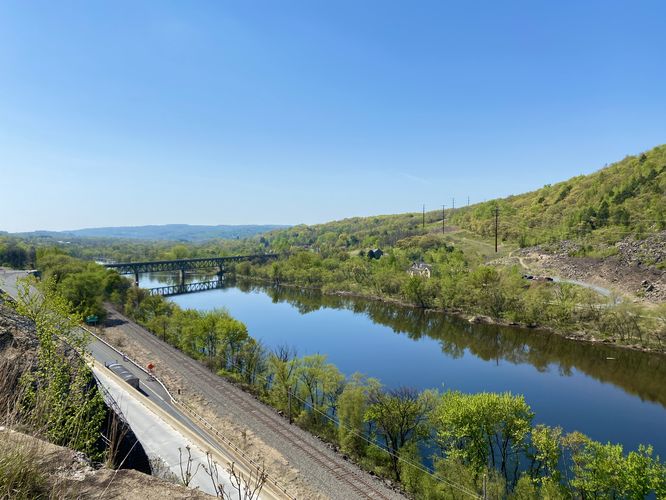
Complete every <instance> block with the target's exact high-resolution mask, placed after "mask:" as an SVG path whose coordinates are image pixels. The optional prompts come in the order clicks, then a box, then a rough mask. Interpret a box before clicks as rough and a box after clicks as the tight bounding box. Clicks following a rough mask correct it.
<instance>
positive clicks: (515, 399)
mask: <svg viewBox="0 0 666 500" xmlns="http://www.w3.org/2000/svg"><path fill="white" fill-rule="evenodd" d="M533 417H534V414H533V413H532V411H531V410H530V408H529V406H528V405H527V403H525V399H524V398H523V397H522V396H514V395H512V394H510V393H504V394H495V393H486V392H484V393H479V394H463V393H460V392H452V391H449V392H446V393H444V394H443V395H442V396H441V398H440V399H439V401H438V404H437V406H436V408H435V410H434V411H433V412H432V415H431V425H432V426H433V428H434V429H435V432H436V442H437V444H438V445H439V447H440V449H441V451H442V454H443V455H446V456H450V457H453V458H457V459H459V460H460V461H461V463H463V464H465V465H467V466H469V467H470V468H471V469H472V470H473V471H475V473H476V474H477V475H478V474H481V473H482V471H484V470H485V469H486V467H491V468H493V469H495V468H498V469H499V470H500V471H501V473H502V475H503V476H504V479H505V480H506V481H507V482H510V481H513V484H515V482H516V481H517V480H518V478H517V477H516V476H515V472H514V471H515V470H516V464H517V463H519V462H520V460H521V458H522V456H523V455H524V454H525V452H526V449H527V443H528V435H529V432H530V429H531V423H532V418H533Z"/></svg>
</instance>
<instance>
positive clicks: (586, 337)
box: [235, 276, 666, 355]
mask: <svg viewBox="0 0 666 500" xmlns="http://www.w3.org/2000/svg"><path fill="white" fill-rule="evenodd" d="M235 279H236V280H237V281H241V282H242V281H249V282H253V283H258V284H261V285H267V286H269V287H270V286H278V287H288V288H293V289H302V290H312V291H316V292H318V293H321V294H323V295H328V296H337V297H350V298H357V299H363V300H372V301H377V302H381V303H385V304H391V305H394V306H397V307H406V308H411V309H416V310H421V311H427V312H433V313H439V314H444V315H449V316H454V317H457V318H460V319H463V320H465V321H468V322H469V323H473V324H486V325H497V326H502V327H507V328H515V329H518V330H522V331H525V332H530V331H540V332H545V333H548V334H552V335H557V336H559V337H563V338H565V339H567V340H570V341H574V342H581V343H589V344H603V345H608V346H612V347H616V348H621V349H629V350H632V351H639V352H645V353H651V354H658V355H666V345H664V346H661V347H660V346H647V345H640V344H636V343H622V342H617V341H616V340H617V339H610V338H601V337H600V336H595V335H594V334H590V333H587V332H585V331H580V330H579V331H567V330H562V329H558V328H555V327H552V326H548V325H540V324H534V323H529V324H528V323H521V322H517V321H508V320H504V319H501V318H493V317H491V316H487V315H481V314H472V313H469V312H465V311H462V310H460V309H446V308H437V307H427V308H423V307H419V306H417V305H415V304H412V303H409V302H407V301H405V300H400V299H397V298H394V297H385V296H380V295H375V294H368V293H361V292H352V291H349V290H331V289H326V288H325V287H315V286H309V287H308V286H304V285H299V284H295V283H283V282H281V283H279V284H278V285H276V284H275V283H273V282H271V280H268V279H264V278H262V277H258V276H235Z"/></svg>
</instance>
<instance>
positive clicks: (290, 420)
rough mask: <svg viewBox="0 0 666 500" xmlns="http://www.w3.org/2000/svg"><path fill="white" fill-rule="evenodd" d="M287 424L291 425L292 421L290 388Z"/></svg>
mask: <svg viewBox="0 0 666 500" xmlns="http://www.w3.org/2000/svg"><path fill="white" fill-rule="evenodd" d="M289 423H290V424H291V423H293V419H292V418H291V388H290V389H289Z"/></svg>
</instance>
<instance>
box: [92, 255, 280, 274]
mask: <svg viewBox="0 0 666 500" xmlns="http://www.w3.org/2000/svg"><path fill="white" fill-rule="evenodd" d="M277 257H278V254H274V253H262V254H253V255H232V256H226V257H200V258H196V259H175V260H154V261H144V262H117V263H114V264H106V265H105V266H106V267H107V268H108V269H115V270H117V271H118V272H119V273H120V274H135V273H151V272H158V271H188V270H193V269H205V268H209V267H218V266H223V265H224V264H225V263H227V262H243V261H248V260H259V261H265V260H269V259H275V258H277Z"/></svg>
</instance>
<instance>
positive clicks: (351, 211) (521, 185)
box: [0, 0, 666, 231]
mask: <svg viewBox="0 0 666 500" xmlns="http://www.w3.org/2000/svg"><path fill="white" fill-rule="evenodd" d="M664 142H666V2H664V1H663V0H655V1H640V0H627V1H622V2H619V1H612V0H600V1H591V0H590V1H588V0H585V1H581V0H572V1H567V0H557V1H539V0H525V1H497V0H489V1H475V0H465V1H456V2H448V1H444V0H435V1H431V2H430V1H391V0H377V1H373V0H349V1H346V0H344V1H343V0H332V1H324V0H303V1H292V0H272V1H261V0H252V1H247V0H242V1H241V0H238V1H234V2H230V1H222V0H216V1H210V2H204V1H198V2H197V1H183V2H175V1H174V2H170V1H165V0H159V1H154V2H153V1H139V2H137V1H136V0H131V1H127V2H125V1H121V0H113V1H107V2H102V1H94V2H90V1H87V0H82V1H80V2H71V1H66V0H60V1H57V2H54V1H51V0H47V1H41V2H40V1H30V2H26V1H24V0H17V1H11V0H3V1H2V2H0V230H8V231H22V230H34V229H74V228H79V227H92V226H107V225H141V224H163V223H190V224H249V223H280V224H296V223H301V222H305V223H313V222H324V221H327V220H332V219H340V218H344V217H349V216H353V215H369V214H377V213H396V212H405V211H417V210H420V207H421V205H422V204H423V203H425V204H426V208H429V209H435V208H437V207H438V206H441V204H442V203H445V204H446V205H447V206H450V204H451V198H452V197H455V199H456V204H458V205H459V204H461V203H466V202H467V197H468V196H469V197H470V198H471V201H472V203H473V202H476V201H482V200H484V199H490V198H494V197H496V196H502V195H507V194H512V193H519V192H523V191H527V190H532V189H535V188H538V187H541V186H542V185H543V184H546V183H551V182H556V181H558V180H564V179H566V178H569V177H571V176H573V175H578V174H581V173H588V172H592V171H594V170H596V169H598V168H600V167H602V166H604V164H606V163H610V162H613V161H615V160H619V159H621V158H623V157H624V156H626V155H627V154H635V153H638V152H640V151H643V150H646V149H649V148H651V147H653V146H656V145H658V144H662V143H664Z"/></svg>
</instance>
